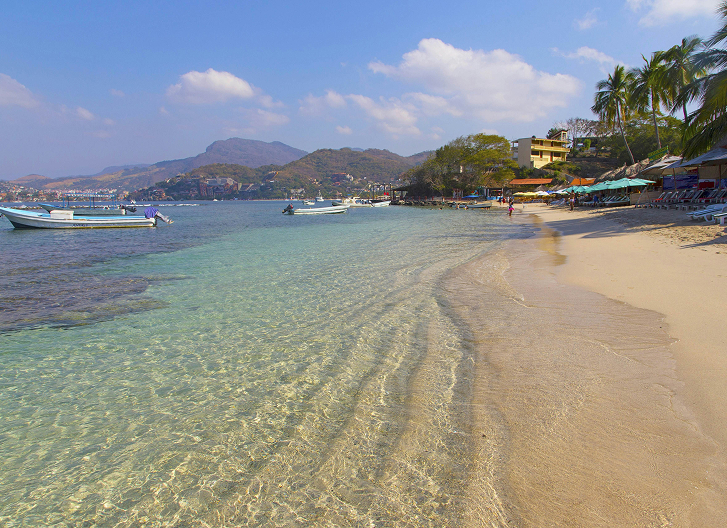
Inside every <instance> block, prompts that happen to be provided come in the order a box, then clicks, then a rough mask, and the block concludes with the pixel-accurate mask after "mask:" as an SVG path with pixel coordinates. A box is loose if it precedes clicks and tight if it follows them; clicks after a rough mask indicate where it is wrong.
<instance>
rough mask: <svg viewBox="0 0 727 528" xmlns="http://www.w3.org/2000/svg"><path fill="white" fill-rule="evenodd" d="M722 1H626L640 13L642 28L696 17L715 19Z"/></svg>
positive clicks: (633, 9)
mask: <svg viewBox="0 0 727 528" xmlns="http://www.w3.org/2000/svg"><path fill="white" fill-rule="evenodd" d="M721 3H722V2H721V0H626V4H627V5H628V6H629V7H630V8H631V10H632V11H634V12H635V13H638V14H639V15H640V16H641V18H640V19H639V24H640V25H642V26H647V27H649V26H663V25H665V24H668V23H669V22H674V21H678V20H684V19H686V18H695V17H703V16H706V17H713V16H715V13H716V12H717V8H718V7H719V5H720V4H721Z"/></svg>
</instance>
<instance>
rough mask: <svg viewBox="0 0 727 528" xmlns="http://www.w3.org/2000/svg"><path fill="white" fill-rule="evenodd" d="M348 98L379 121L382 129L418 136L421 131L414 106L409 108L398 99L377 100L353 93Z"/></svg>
mask: <svg viewBox="0 0 727 528" xmlns="http://www.w3.org/2000/svg"><path fill="white" fill-rule="evenodd" d="M346 99H348V100H350V101H352V102H353V103H355V104H356V105H357V106H358V107H359V108H361V109H362V110H363V111H364V112H365V113H366V115H368V116H369V117H370V118H372V119H374V120H375V121H377V122H378V126H379V128H380V129H381V130H383V131H385V132H387V133H389V134H391V135H393V136H395V137H398V136H401V135H406V136H418V135H420V134H421V131H420V130H419V129H418V128H417V127H416V122H417V117H416V116H415V115H414V112H413V110H415V109H414V108H407V106H406V105H405V104H403V103H402V102H401V101H399V100H398V99H393V98H392V99H389V100H386V99H384V98H383V97H381V98H379V101H378V102H376V101H374V100H373V99H371V98H370V97H366V96H364V95H356V94H351V95H348V96H346Z"/></svg>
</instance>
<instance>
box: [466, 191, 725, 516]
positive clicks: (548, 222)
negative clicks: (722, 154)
mask: <svg viewBox="0 0 727 528" xmlns="http://www.w3.org/2000/svg"><path fill="white" fill-rule="evenodd" d="M512 221H513V222H521V223H522V224H523V225H531V226H533V229H534V230H535V232H536V235H535V237H534V238H532V237H531V238H527V237H526V238H524V239H523V240H515V241H512V242H510V243H509V244H508V246H507V247H506V248H505V249H504V250H503V252H502V253H501V254H500V256H499V261H498V260H497V258H495V257H491V258H489V259H485V260H483V261H479V262H477V263H473V264H472V265H471V266H470V268H469V269H468V270H465V271H466V273H468V274H470V276H471V277H472V278H471V280H472V281H473V283H477V284H479V286H485V285H486V286H487V287H488V288H489V289H492V291H494V292H497V293H496V294H495V295H494V296H493V299H492V302H491V303H488V302H485V303H484V306H482V307H481V308H480V309H475V310H473V309H472V303H470V302H466V301H463V303H464V304H466V305H468V306H467V308H466V309H465V308H462V309H461V310H460V311H461V314H462V316H463V317H465V318H469V320H470V321H471V323H470V324H471V325H472V327H473V328H475V330H473V333H474V334H475V337H474V339H475V340H476V341H478V343H480V345H482V346H481V350H482V354H481V356H480V365H478V373H479V374H478V379H479V381H478V383H477V384H476V387H477V389H476V394H475V402H479V403H480V404H481V406H478V405H475V408H476V409H480V413H481V414H480V415H478V418H477V422H478V423H481V424H482V435H483V437H487V438H493V441H494V442H505V443H507V444H508V445H509V451H508V457H507V460H506V461H504V462H503V465H502V467H503V468H506V469H503V475H502V478H503V481H505V482H507V485H504V486H502V488H503V489H507V490H509V491H510V493H511V495H509V496H508V497H505V498H503V497H499V498H500V499H502V500H503V502H509V503H510V504H511V505H512V507H511V508H509V509H508V510H507V515H505V516H504V517H503V518H502V519H500V520H501V521H502V522H504V519H509V520H514V521H515V522H516V523H518V525H523V526H546V525H547V526H723V525H724V523H725V522H727V500H726V499H725V490H727V487H726V484H727V456H726V454H727V449H726V448H727V411H726V410H725V409H727V390H725V376H726V375H727V335H726V334H725V332H724V330H723V327H722V324H721V322H722V318H723V317H724V314H723V313H722V309H723V307H724V306H725V302H724V299H725V298H727V274H725V271H724V270H725V268H724V266H725V263H726V261H725V259H726V258H727V255H725V253H727V233H725V229H724V227H723V226H718V225H712V224H705V223H703V222H702V223H696V222H693V221H691V220H689V219H687V217H686V215H685V213H684V212H680V211H674V210H671V211H667V210H653V209H634V208H622V209H616V210H605V211H604V210H598V211H593V210H582V209H576V210H575V211H570V210H568V209H563V208H551V207H548V206H545V205H541V204H527V205H525V206H524V207H523V206H522V205H516V210H515V213H514V214H513V217H512ZM493 259H494V260H493ZM493 270H494V271H495V272H493ZM473 285H474V284H473ZM462 289H464V288H462ZM508 298H509V299H508ZM508 300H509V303H508V302H507V301H508ZM503 301H504V302H503ZM497 303H501V304H503V305H504V306H506V307H507V308H506V310H507V311H508V314H507V317H508V318H509V320H510V321H511V323H510V324H509V325H507V326H505V325H502V324H500V325H499V326H498V327H494V326H492V325H491V323H489V322H487V323H481V322H479V323H478V322H477V321H476V317H480V318H481V319H480V321H482V320H486V319H487V317H488V316H487V313H488V311H487V310H491V309H494V306H495V305H497ZM490 319H491V318H490ZM488 325H489V326H488ZM493 408H494V409H497V413H498V419H497V420H495V419H493V417H492V416H491V413H492V410H491V409H493ZM485 409H490V410H485ZM477 412H478V411H477V410H476V411H475V414H476V415H477ZM488 416H489V418H488ZM498 420H499V423H504V424H506V426H505V427H504V428H501V429H500V430H488V425H487V424H492V423H497V422H498ZM495 439H496V440H495ZM484 466H485V467H490V470H489V471H490V473H492V470H491V466H492V464H491V463H488V464H484ZM481 467H482V465H481ZM483 471H484V469H483ZM490 477H491V475H490ZM481 480H482V479H481ZM490 480H491V478H490ZM476 481H477V479H475V482H476ZM486 492H487V490H482V489H481V490H479V491H478V493H486ZM473 493H474V492H473ZM485 514H486V512H479V515H485ZM485 517H486V515H485ZM472 525H478V523H477V522H473V523H472Z"/></svg>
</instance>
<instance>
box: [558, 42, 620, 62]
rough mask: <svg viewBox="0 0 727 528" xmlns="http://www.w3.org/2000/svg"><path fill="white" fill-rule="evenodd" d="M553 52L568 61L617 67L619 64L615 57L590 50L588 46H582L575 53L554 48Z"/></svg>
mask: <svg viewBox="0 0 727 528" xmlns="http://www.w3.org/2000/svg"><path fill="white" fill-rule="evenodd" d="M552 51H553V53H555V54H557V55H560V56H561V57H565V58H566V59H578V60H581V61H584V60H587V61H595V62H598V63H599V64H602V65H615V64H617V63H618V61H617V60H616V59H614V58H613V57H611V56H609V55H606V54H605V53H603V52H602V51H598V50H596V49H593V48H589V47H588V46H581V47H580V48H578V49H577V50H576V51H575V52H573V53H566V52H564V51H560V50H559V49H558V48H553V49H552Z"/></svg>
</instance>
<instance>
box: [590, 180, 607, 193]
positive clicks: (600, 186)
mask: <svg viewBox="0 0 727 528" xmlns="http://www.w3.org/2000/svg"><path fill="white" fill-rule="evenodd" d="M606 189H608V185H606V182H599V183H594V184H593V185H591V186H590V187H589V188H588V190H589V192H596V191H605V190H606Z"/></svg>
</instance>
